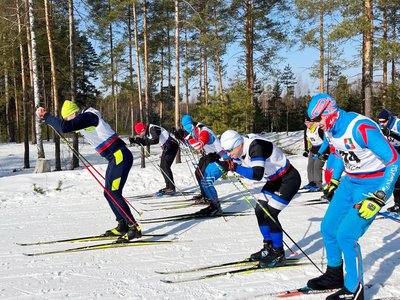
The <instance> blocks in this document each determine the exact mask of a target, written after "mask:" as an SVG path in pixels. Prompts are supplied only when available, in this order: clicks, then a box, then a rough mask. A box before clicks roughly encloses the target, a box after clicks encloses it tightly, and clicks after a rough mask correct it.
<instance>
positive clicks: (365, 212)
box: [354, 191, 386, 220]
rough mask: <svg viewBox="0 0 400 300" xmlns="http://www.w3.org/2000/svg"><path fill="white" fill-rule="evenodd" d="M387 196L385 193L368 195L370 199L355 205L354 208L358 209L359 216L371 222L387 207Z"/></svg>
mask: <svg viewBox="0 0 400 300" xmlns="http://www.w3.org/2000/svg"><path fill="white" fill-rule="evenodd" d="M385 199H386V194H385V192H383V191H376V192H375V193H373V194H371V193H370V194H368V198H366V199H364V200H362V201H361V202H359V203H357V204H356V205H354V208H358V215H359V216H360V217H361V218H363V219H365V220H369V219H371V218H372V217H374V216H375V215H376V214H377V213H378V212H379V211H380V210H381V208H382V206H384V205H385Z"/></svg>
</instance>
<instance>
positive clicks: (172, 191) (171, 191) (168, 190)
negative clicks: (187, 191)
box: [158, 188, 176, 195]
mask: <svg viewBox="0 0 400 300" xmlns="http://www.w3.org/2000/svg"><path fill="white" fill-rule="evenodd" d="M158 192H159V193H160V194H164V195H174V194H176V191H175V189H171V188H163V189H161V190H159V191H158Z"/></svg>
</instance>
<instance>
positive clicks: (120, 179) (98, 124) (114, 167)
mask: <svg viewBox="0 0 400 300" xmlns="http://www.w3.org/2000/svg"><path fill="white" fill-rule="evenodd" d="M36 113H37V115H38V116H39V117H40V118H41V119H42V120H44V121H45V123H46V124H48V125H50V126H52V127H53V128H54V129H55V130H57V131H58V132H61V133H68V132H79V133H80V134H81V135H82V136H83V137H84V138H85V139H86V140H87V141H88V142H89V143H90V144H91V145H92V146H93V147H94V148H95V150H96V151H97V153H99V154H100V155H101V156H102V157H104V158H105V159H107V161H108V166H107V170H106V174H105V188H106V190H107V191H104V197H105V198H106V199H107V201H108V203H109V205H110V207H111V210H112V211H113V213H114V214H115V217H116V219H117V222H118V226H117V227H115V228H113V229H110V230H107V231H106V232H105V235H106V236H119V238H118V241H119V242H124V241H128V240H131V239H134V238H140V237H141V236H142V232H141V228H140V226H139V225H138V224H137V222H136V221H135V218H134V217H133V215H132V213H131V210H130V209H129V206H128V204H127V203H126V202H125V200H124V198H123V196H122V189H123V187H124V185H125V182H126V179H127V178H128V174H129V171H130V169H131V167H132V163H133V156H132V153H131V152H130V151H129V149H128V148H127V147H126V145H125V142H124V141H122V140H121V139H120V138H119V137H118V135H117V134H116V133H115V132H114V130H112V129H111V127H110V125H109V124H108V123H106V122H105V121H104V120H103V118H102V117H101V114H100V112H99V111H97V110H95V109H94V108H91V107H90V108H88V109H86V110H83V111H80V110H79V107H78V106H77V105H76V104H75V103H74V102H72V101H69V100H65V101H64V104H63V106H62V108H61V116H62V118H58V117H55V116H53V115H51V114H49V113H47V112H46V110H45V109H44V108H43V107H39V108H38V109H37V111H36ZM110 195H111V196H110ZM114 201H115V202H114Z"/></svg>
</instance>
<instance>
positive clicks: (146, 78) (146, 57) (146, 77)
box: [142, 1, 150, 124]
mask: <svg viewBox="0 0 400 300" xmlns="http://www.w3.org/2000/svg"><path fill="white" fill-rule="evenodd" d="M142 9H143V52H144V103H145V120H146V124H148V123H149V112H150V111H149V110H150V101H149V53H148V49H147V15H146V14H147V7H146V1H143V3H142Z"/></svg>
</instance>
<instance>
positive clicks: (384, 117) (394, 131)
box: [378, 109, 400, 213]
mask: <svg viewBox="0 0 400 300" xmlns="http://www.w3.org/2000/svg"><path fill="white" fill-rule="evenodd" d="M378 122H379V125H380V126H381V130H382V133H383V135H384V136H386V138H387V139H388V140H389V142H390V143H391V144H392V146H393V147H394V148H395V149H396V150H397V152H398V153H400V119H399V118H397V117H396V116H395V115H394V113H393V112H392V111H390V110H388V109H384V110H382V111H381V112H380V113H379V115H378ZM393 197H394V205H393V206H392V207H389V208H388V209H387V210H388V211H390V212H395V213H400V177H399V178H398V179H397V182H396V185H395V187H394V191H393Z"/></svg>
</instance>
